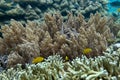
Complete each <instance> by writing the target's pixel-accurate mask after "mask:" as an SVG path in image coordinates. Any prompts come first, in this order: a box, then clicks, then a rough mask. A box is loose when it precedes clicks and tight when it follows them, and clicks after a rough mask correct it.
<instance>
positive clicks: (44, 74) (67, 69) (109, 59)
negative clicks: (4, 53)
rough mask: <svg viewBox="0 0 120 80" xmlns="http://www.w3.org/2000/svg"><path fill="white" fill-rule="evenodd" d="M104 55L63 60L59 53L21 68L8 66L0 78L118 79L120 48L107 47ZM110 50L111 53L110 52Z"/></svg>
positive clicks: (47, 79)
mask: <svg viewBox="0 0 120 80" xmlns="http://www.w3.org/2000/svg"><path fill="white" fill-rule="evenodd" d="M108 50H109V51H110V52H105V53H104V54H105V55H104V56H99V57H96V58H87V57H86V56H82V57H81V58H76V59H74V60H73V61H72V62H63V61H64V60H63V59H62V57H60V56H59V55H54V56H49V57H48V58H47V59H46V60H45V61H44V62H42V63H38V64H36V65H35V64H32V65H28V64H26V68H25V69H22V67H21V65H20V64H18V65H17V67H16V68H17V69H13V68H10V69H8V70H7V71H3V72H1V73H0V79H1V80H4V79H5V80H11V79H17V80H23V79H24V80H32V79H34V80H53V79H54V80H119V79H120V62H119V60H120V48H119V49H118V50H116V51H114V52H113V51H112V50H111V49H108ZM111 51H112V53H111Z"/></svg>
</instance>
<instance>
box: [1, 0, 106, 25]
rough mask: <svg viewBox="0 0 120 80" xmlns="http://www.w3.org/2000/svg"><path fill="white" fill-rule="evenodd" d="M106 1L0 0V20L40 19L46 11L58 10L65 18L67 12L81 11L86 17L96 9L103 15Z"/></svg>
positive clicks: (3, 21) (76, 12)
mask: <svg viewBox="0 0 120 80" xmlns="http://www.w3.org/2000/svg"><path fill="white" fill-rule="evenodd" d="M107 2H108V1H107V0H94V1H93V0H1V3H0V18H1V20H0V22H1V24H3V23H9V20H10V19H11V18H12V19H16V20H19V21H21V22H23V23H24V22H25V21H26V20H38V21H41V20H43V19H44V17H43V16H44V14H45V13H48V12H49V13H54V12H60V13H61V14H62V16H64V17H65V18H66V16H67V14H68V12H72V13H73V14H75V15H76V14H78V13H82V14H83V15H84V16H85V17H87V18H88V17H89V15H90V13H95V12H96V11H98V12H100V13H101V14H103V15H105V14H106V13H107V12H106V10H107V7H106V4H107ZM3 19H4V20H3Z"/></svg>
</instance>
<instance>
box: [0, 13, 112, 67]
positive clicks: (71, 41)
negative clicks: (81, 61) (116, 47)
mask: <svg viewBox="0 0 120 80" xmlns="http://www.w3.org/2000/svg"><path fill="white" fill-rule="evenodd" d="M0 31H1V32H2V35H3V38H0V54H3V55H5V54H6V55H8V63H7V67H12V66H14V65H16V64H17V63H21V64H25V63H31V60H32V59H33V58H35V57H38V56H42V57H44V58H46V57H48V56H50V55H55V54H59V55H61V56H62V57H63V58H65V57H66V56H68V57H69V59H70V60H71V59H74V58H75V57H81V56H82V55H83V50H84V49H86V48H90V49H91V51H90V53H89V54H86V56H87V57H94V56H99V55H103V54H102V53H103V51H105V50H106V48H107V47H108V43H109V42H108V41H109V40H110V39H112V38H113V34H112V33H111V32H110V29H109V27H108V25H107V18H106V17H102V16H101V15H100V14H99V13H96V14H95V15H91V17H90V19H89V20H88V21H86V20H85V19H84V17H83V15H81V14H80V15H78V16H73V15H72V14H69V15H68V20H67V21H66V22H63V18H62V16H61V15H60V14H55V15H53V16H52V15H50V14H46V15H45V22H43V23H41V24H39V23H36V22H30V21H28V23H27V24H26V25H23V24H22V23H20V22H18V21H15V20H12V21H11V24H10V25H5V26H2V28H1V30H0Z"/></svg>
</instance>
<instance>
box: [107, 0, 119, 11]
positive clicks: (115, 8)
mask: <svg viewBox="0 0 120 80" xmlns="http://www.w3.org/2000/svg"><path fill="white" fill-rule="evenodd" d="M114 1H117V0H109V3H111V2H114ZM118 1H120V0H118ZM108 8H109V13H117V9H118V8H120V7H113V6H111V5H110V4H108Z"/></svg>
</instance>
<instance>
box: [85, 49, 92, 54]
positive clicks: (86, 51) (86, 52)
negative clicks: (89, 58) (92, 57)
mask: <svg viewBox="0 0 120 80" xmlns="http://www.w3.org/2000/svg"><path fill="white" fill-rule="evenodd" d="M91 52H92V49H91V48H85V49H84V50H83V54H89V53H91Z"/></svg>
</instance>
